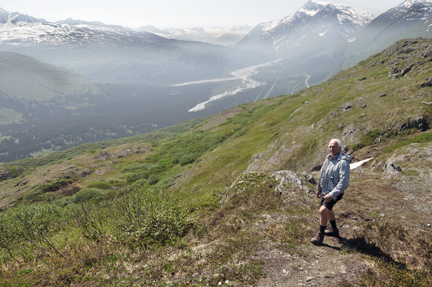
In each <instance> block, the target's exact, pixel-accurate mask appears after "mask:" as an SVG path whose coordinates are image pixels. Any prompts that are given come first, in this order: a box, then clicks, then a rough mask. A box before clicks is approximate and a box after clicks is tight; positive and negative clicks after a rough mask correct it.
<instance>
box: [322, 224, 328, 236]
mask: <svg viewBox="0 0 432 287" xmlns="http://www.w3.org/2000/svg"><path fill="white" fill-rule="evenodd" d="M326 227H327V226H321V225H320V233H321V234H324V230H325V229H326Z"/></svg>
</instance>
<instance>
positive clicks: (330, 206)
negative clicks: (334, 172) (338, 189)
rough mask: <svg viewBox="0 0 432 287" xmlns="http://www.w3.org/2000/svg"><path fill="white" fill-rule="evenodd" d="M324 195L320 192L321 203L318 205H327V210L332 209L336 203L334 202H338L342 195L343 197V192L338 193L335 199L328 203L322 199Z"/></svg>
mask: <svg viewBox="0 0 432 287" xmlns="http://www.w3.org/2000/svg"><path fill="white" fill-rule="evenodd" d="M324 195H325V194H321V204H320V206H322V205H324V206H325V207H327V209H328V210H332V209H333V206H334V205H335V204H336V202H338V201H339V200H341V199H342V197H343V195H344V194H343V193H341V194H339V195H338V196H337V197H336V200H334V199H333V200H332V201H330V202H329V203H327V202H325V201H324Z"/></svg>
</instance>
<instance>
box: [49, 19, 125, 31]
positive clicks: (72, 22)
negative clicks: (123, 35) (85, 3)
mask: <svg viewBox="0 0 432 287" xmlns="http://www.w3.org/2000/svg"><path fill="white" fill-rule="evenodd" d="M55 24H67V25H73V26H76V25H87V26H94V27H106V28H112V29H119V30H131V29H126V28H125V27H123V26H120V25H107V24H104V23H102V22H100V21H84V20H75V19H72V18H68V19H66V20H62V21H57V22H55Z"/></svg>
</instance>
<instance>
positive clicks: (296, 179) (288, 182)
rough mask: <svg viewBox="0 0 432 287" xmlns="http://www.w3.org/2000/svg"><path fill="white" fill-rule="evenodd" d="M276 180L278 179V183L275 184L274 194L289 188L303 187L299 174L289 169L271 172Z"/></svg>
mask: <svg viewBox="0 0 432 287" xmlns="http://www.w3.org/2000/svg"><path fill="white" fill-rule="evenodd" d="M272 175H273V176H274V177H276V179H277V180H280V182H279V185H278V186H276V188H275V190H274V192H275V195H276V196H279V195H282V193H283V191H285V190H287V189H289V188H295V187H296V188H300V189H303V188H304V187H303V180H302V179H301V178H300V175H298V174H296V173H295V172H293V171H291V170H281V171H277V172H274V173H272Z"/></svg>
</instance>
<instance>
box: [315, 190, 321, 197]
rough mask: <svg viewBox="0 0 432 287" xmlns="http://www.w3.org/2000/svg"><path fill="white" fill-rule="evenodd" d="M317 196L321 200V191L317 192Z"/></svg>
mask: <svg viewBox="0 0 432 287" xmlns="http://www.w3.org/2000/svg"><path fill="white" fill-rule="evenodd" d="M316 196H317V197H318V198H321V191H318V190H317V191H316Z"/></svg>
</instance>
